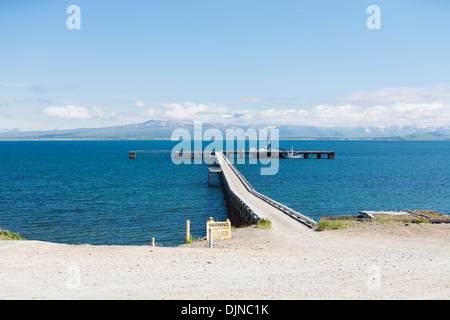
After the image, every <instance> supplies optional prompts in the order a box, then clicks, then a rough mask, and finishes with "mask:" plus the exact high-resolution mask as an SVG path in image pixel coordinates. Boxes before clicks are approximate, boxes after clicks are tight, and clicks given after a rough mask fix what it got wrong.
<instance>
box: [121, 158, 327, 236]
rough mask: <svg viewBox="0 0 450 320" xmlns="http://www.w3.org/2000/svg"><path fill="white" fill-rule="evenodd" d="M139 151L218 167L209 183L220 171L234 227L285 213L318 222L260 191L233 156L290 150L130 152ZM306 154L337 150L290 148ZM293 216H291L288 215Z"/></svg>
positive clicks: (212, 170)
mask: <svg viewBox="0 0 450 320" xmlns="http://www.w3.org/2000/svg"><path fill="white" fill-rule="evenodd" d="M138 153H149V154H153V156H154V157H156V154H157V153H175V154H174V157H175V159H205V160H207V162H208V163H209V164H212V163H215V164H216V166H215V167H210V168H209V184H210V185H211V176H212V175H213V174H217V175H218V176H219V179H220V183H221V186H222V190H223V193H224V196H225V200H226V203H227V210H228V215H229V217H230V220H231V223H232V225H233V226H236V227H241V226H248V225H252V224H256V223H257V222H258V221H259V220H260V219H267V220H270V221H276V220H277V219H279V218H280V216H282V217H283V218H284V217H286V216H289V217H290V218H292V219H295V220H297V221H298V222H299V223H301V224H303V225H304V226H306V227H308V228H313V227H314V226H315V225H316V224H317V222H316V221H314V220H313V219H311V218H309V217H307V216H304V215H302V214H301V213H299V212H297V211H295V210H293V209H291V208H289V207H287V206H285V205H283V204H281V203H279V202H277V201H275V200H273V199H271V198H269V197H267V196H265V195H263V194H261V193H259V192H258V191H256V190H255V189H254V188H253V187H252V186H251V185H250V183H249V182H248V181H247V180H246V179H245V177H244V176H243V175H242V174H241V173H240V172H239V171H238V170H237V169H236V167H235V166H234V165H233V164H232V163H231V161H230V159H233V158H238V159H239V158H249V159H251V158H253V159H258V158H269V157H272V158H273V157H277V156H278V157H279V158H283V155H284V154H287V153H288V151H278V150H277V151H244V150H242V151H239V150H238V151H216V152H211V151H208V152H206V151H175V152H174V151H171V150H135V151H130V152H129V158H130V159H136V154H138ZM289 153H291V154H292V153H294V154H303V155H304V156H303V157H302V158H303V159H334V151H289ZM287 219H289V218H287Z"/></svg>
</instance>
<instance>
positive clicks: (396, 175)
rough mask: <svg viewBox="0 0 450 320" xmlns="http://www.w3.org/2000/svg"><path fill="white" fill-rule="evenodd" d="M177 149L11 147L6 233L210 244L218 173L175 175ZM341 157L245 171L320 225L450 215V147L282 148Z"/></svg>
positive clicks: (4, 178)
mask: <svg viewBox="0 0 450 320" xmlns="http://www.w3.org/2000/svg"><path fill="white" fill-rule="evenodd" d="M175 144H176V143H175V142H172V141H1V142H0V179H1V184H0V228H2V229H9V230H11V231H12V232H17V233H19V234H20V235H21V236H22V237H25V238H27V239H33V240H42V241H51V242H57V243H71V244H84V243H88V244H98V245H100V244H101V245H141V244H149V243H150V239H151V238H152V237H155V238H156V242H157V243H159V244H162V245H178V244H181V243H183V242H184V237H185V224H186V220H191V233H192V235H193V236H194V237H203V236H204V235H205V233H206V230H205V228H206V227H205V222H206V220H207V219H208V218H209V217H214V218H215V219H218V220H225V219H226V218H227V211H226V204H225V200H224V197H223V194H222V190H221V188H220V184H219V181H218V178H217V177H213V185H212V186H209V185H208V166H207V165H206V164H202V165H194V164H192V165H175V164H173V163H172V161H171V159H170V155H169V154H157V155H156V159H154V158H153V154H138V156H137V159H136V160H129V159H128V151H130V150H171V149H172V148H173V147H174V146H175ZM280 147H282V148H284V149H290V148H291V147H293V148H294V149H296V150H334V151H335V152H336V159H334V160H325V159H323V160H288V159H281V160H280V163H279V171H278V173H277V174H276V175H273V176H261V175H260V165H251V164H237V165H236V167H237V168H238V169H239V170H240V171H241V172H242V173H243V174H244V176H245V177H246V178H247V180H248V181H249V182H250V183H251V184H252V185H253V187H254V188H255V189H256V190H258V191H259V192H261V193H263V194H266V195H267V196H269V197H271V198H273V199H275V200H277V201H279V202H282V203H283V204H285V205H287V206H289V207H291V208H293V209H295V210H297V211H300V212H302V213H303V214H305V215H307V216H309V217H311V218H313V219H316V220H319V219H320V217H321V216H322V215H335V214H357V213H358V211H361V210H402V209H424V210H425V209H427V210H436V211H438V212H441V213H444V214H450V161H449V159H450V142H449V141H330V140H326V141H312V140H311V141H280Z"/></svg>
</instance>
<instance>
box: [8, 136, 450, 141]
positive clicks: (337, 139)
mask: <svg viewBox="0 0 450 320" xmlns="http://www.w3.org/2000/svg"><path fill="white" fill-rule="evenodd" d="M192 140H196V139H192ZM224 140H227V139H225V138H224ZM279 140H280V141H302V140H303V141H321V140H324V141H450V138H399V137H392V138H307V137H298V138H294V137H288V138H279ZM0 141H171V138H168V137H161V138H159V137H148V138H95V137H86V138H0Z"/></svg>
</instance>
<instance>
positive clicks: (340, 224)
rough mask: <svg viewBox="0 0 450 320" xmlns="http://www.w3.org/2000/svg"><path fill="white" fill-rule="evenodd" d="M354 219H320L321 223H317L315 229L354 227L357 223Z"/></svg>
mask: <svg viewBox="0 0 450 320" xmlns="http://www.w3.org/2000/svg"><path fill="white" fill-rule="evenodd" d="M356 223H357V222H356V220H354V219H336V220H332V219H320V221H319V223H317V224H316V226H315V227H314V230H316V231H324V230H337V229H345V228H350V227H353V226H354V225H355V224H356Z"/></svg>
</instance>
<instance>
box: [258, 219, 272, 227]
mask: <svg viewBox="0 0 450 320" xmlns="http://www.w3.org/2000/svg"><path fill="white" fill-rule="evenodd" d="M257 226H258V228H261V229H271V228H272V221H270V220H269V219H260V220H259V221H258V224H257Z"/></svg>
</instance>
